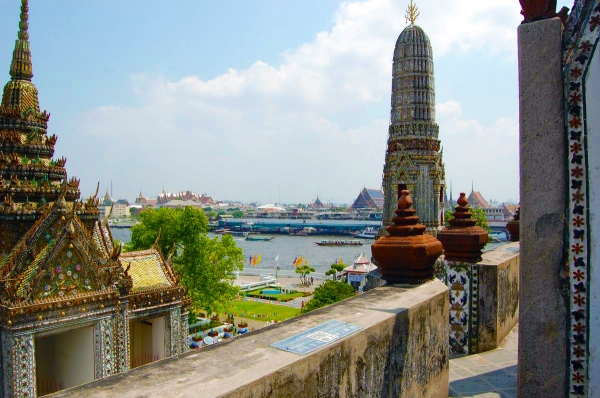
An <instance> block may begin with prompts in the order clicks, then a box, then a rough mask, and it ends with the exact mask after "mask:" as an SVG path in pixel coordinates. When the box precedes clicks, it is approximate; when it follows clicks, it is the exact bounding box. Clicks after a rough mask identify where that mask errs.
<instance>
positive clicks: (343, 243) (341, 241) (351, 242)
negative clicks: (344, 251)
mask: <svg viewBox="0 0 600 398" xmlns="http://www.w3.org/2000/svg"><path fill="white" fill-rule="evenodd" d="M315 243H316V244H317V245H319V246H362V245H363V243H362V241H360V240H348V239H339V240H338V239H326V240H322V241H319V242H315Z"/></svg>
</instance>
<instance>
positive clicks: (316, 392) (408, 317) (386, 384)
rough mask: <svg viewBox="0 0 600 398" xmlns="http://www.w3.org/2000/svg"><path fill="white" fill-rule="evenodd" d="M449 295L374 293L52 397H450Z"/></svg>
mask: <svg viewBox="0 0 600 398" xmlns="http://www.w3.org/2000/svg"><path fill="white" fill-rule="evenodd" d="M448 310H449V300H448V288H447V287H446V286H445V285H444V284H443V283H442V282H441V281H439V280H435V279H434V280H431V281H429V282H426V283H424V284H419V285H391V286H383V287H379V288H376V289H374V290H372V291H369V292H367V293H364V294H361V295H358V296H356V297H354V298H351V299H348V300H344V301H342V302H339V303H336V304H334V305H331V306H329V307H326V308H323V309H319V310H316V311H313V312H310V313H308V314H306V315H302V316H298V317H295V318H293V319H290V320H288V321H285V322H281V323H279V324H276V325H273V326H270V327H267V328H264V329H261V330H258V331H256V332H253V333H249V334H247V335H244V336H240V337H236V338H234V339H232V340H230V341H228V342H223V343H219V344H216V345H212V346H208V347H205V348H201V349H199V350H195V351H191V352H188V353H185V354H181V355H179V356H176V357H172V358H168V359H165V360H161V361H158V362H154V363H152V364H149V365H145V366H141V367H139V368H136V369H134V370H131V371H129V372H126V373H122V374H118V375H115V376H111V377H107V378H104V379H101V380H97V381H95V382H92V383H89V384H86V385H83V386H79V387H74V388H71V389H68V390H63V391H61V392H58V393H55V394H54V395H52V396H54V397H78V398H85V397H95V398H96V397H117V396H118V397H121V398H127V397H142V396H143V397H172V396H177V397H198V396H201V397H206V398H209V397H217V396H218V397H236V398H239V397H272V398H276V397H291V396H295V397H343V396H355V397H417V398H418V397H447V396H448V379H449V365H448V357H449V351H448V333H449V331H448V326H449V325H448ZM332 319H335V320H339V321H343V322H348V323H351V324H353V325H356V326H359V327H361V330H359V331H357V332H355V333H353V334H350V335H349V336H346V337H344V338H342V339H341V340H338V341H335V342H334V343H331V344H329V345H327V346H325V347H323V348H320V349H318V350H316V351H313V352H310V353H308V354H305V355H298V354H294V353H290V352H286V351H283V350H280V349H277V348H273V347H271V346H270V345H271V344H273V343H275V342H278V341H281V340H283V339H286V338H288V337H291V336H293V335H295V334H297V333H300V332H302V331H306V330H308V329H311V328H313V327H315V326H317V325H320V324H322V323H324V322H326V321H329V320H332Z"/></svg>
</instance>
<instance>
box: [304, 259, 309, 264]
mask: <svg viewBox="0 0 600 398" xmlns="http://www.w3.org/2000/svg"><path fill="white" fill-rule="evenodd" d="M304 265H308V257H304Z"/></svg>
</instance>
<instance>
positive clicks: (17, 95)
mask: <svg viewBox="0 0 600 398" xmlns="http://www.w3.org/2000/svg"><path fill="white" fill-rule="evenodd" d="M28 3H29V2H28V0H21V20H20V22H19V33H18V36H17V40H16V41H15V49H14V51H13V57H12V62H11V64H10V77H11V79H10V81H9V82H8V83H7V84H6V86H4V91H3V93H2V107H5V108H18V109H19V110H20V111H21V112H25V111H27V110H33V111H34V112H35V113H40V104H39V100H38V91H37V88H36V87H35V86H34V85H33V83H31V79H32V78H33V65H32V63H31V49H30V47H29V46H30V45H29V32H28V29H29V22H28V21H29V4H28Z"/></svg>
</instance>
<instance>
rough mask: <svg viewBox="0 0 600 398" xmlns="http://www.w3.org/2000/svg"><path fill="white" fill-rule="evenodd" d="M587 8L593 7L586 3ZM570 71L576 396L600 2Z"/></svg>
mask: <svg viewBox="0 0 600 398" xmlns="http://www.w3.org/2000/svg"><path fill="white" fill-rule="evenodd" d="M586 4H587V3H586ZM589 4H590V10H591V11H590V12H589V14H588V15H587V16H584V18H586V20H585V21H584V23H582V25H581V32H580V35H579V38H578V39H577V41H576V43H575V45H574V46H573V47H572V52H571V53H570V54H569V58H568V59H567V62H566V65H565V69H564V79H565V96H566V98H565V104H566V115H565V116H566V121H565V122H566V131H567V137H568V140H569V152H568V165H569V166H568V167H569V178H570V182H569V186H570V187H569V218H570V222H569V244H568V248H569V276H570V307H571V308H570V312H571V313H570V318H571V319H570V329H571V330H570V354H569V368H570V369H569V371H570V377H569V380H570V388H569V392H570V395H571V396H572V397H577V396H585V395H586V394H587V385H586V380H587V379H588V377H589V375H588V372H589V368H588V360H589V346H588V341H589V339H588V338H589V329H588V323H589V313H588V305H589V292H588V289H589V272H590V264H589V237H590V235H589V232H590V231H589V220H588V217H589V214H588V211H589V209H588V205H589V198H588V196H589V192H588V171H587V170H588V165H587V156H589V154H588V151H587V137H586V136H587V126H586V118H585V115H586V101H585V86H586V81H585V79H586V76H587V71H588V67H589V64H590V60H591V58H592V55H593V51H594V49H595V48H596V47H597V45H598V37H599V34H600V1H598V0H596V1H592V2H590V3H589Z"/></svg>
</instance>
